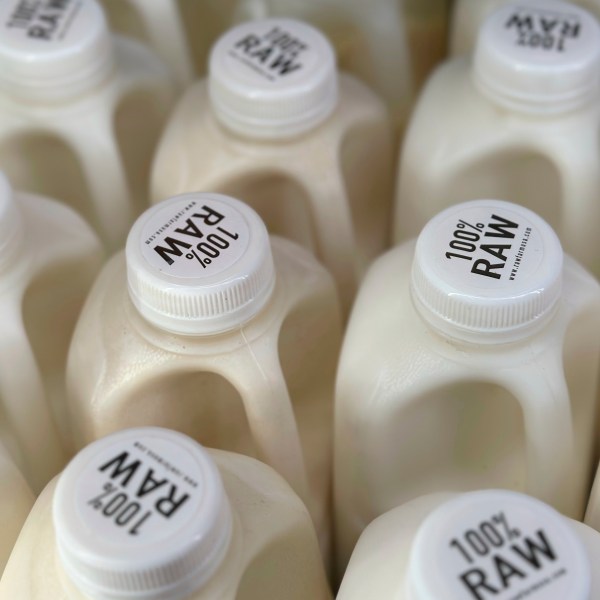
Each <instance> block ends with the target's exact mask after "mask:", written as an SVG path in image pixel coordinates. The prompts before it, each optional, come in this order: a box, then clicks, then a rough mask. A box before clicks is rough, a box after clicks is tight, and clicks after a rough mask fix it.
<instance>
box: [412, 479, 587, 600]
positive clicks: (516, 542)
mask: <svg viewBox="0 0 600 600" xmlns="http://www.w3.org/2000/svg"><path fill="white" fill-rule="evenodd" d="M590 573H591V571H590V562H589V558H588V556H587V554H586V551H585V548H584V546H583V544H582V542H581V541H580V540H579V538H578V537H577V535H576V534H575V533H574V531H573V529H572V528H571V527H570V526H569V523H568V521H567V519H566V518H565V517H563V516H562V515H561V514H560V513H558V512H557V511H556V510H554V509H553V508H551V507H550V506H548V505H546V504H544V503H543V502H540V501H539V500H536V499H534V498H531V497H529V496H525V495H523V494H519V493H516V492H509V491H505V490H484V491H478V492H471V493H466V494H461V495H459V496H457V497H456V498H453V499H452V500H450V501H448V502H446V503H444V504H443V505H442V506H440V507H439V508H437V509H436V510H434V511H433V512H432V513H431V514H430V515H429V516H428V517H427V518H426V519H425V520H424V521H423V523H422V525H421V527H420V528H419V531H418V533H417V535H416V537H415V539H414V541H413V544H412V548H411V553H410V558H409V569H408V588H409V598H410V599H411V600H440V598H444V600H463V599H464V598H471V597H473V598H483V597H488V595H489V597H493V598H497V599H498V600H514V599H515V598H525V597H527V598H529V597H531V598H535V599H536V600H564V598H569V600H588V599H589V598H590V593H591V574H590Z"/></svg>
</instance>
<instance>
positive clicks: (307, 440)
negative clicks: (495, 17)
mask: <svg viewBox="0 0 600 600" xmlns="http://www.w3.org/2000/svg"><path fill="white" fill-rule="evenodd" d="M340 322H341V316H340V311H339V306H338V301H337V296H336V293H335V286H334V283H333V281H332V279H331V277H330V276H329V274H328V273H327V272H326V270H325V269H324V268H323V267H322V266H320V265H319V264H318V263H317V261H316V260H315V259H314V258H313V257H312V255H310V253H308V252H307V251H305V250H304V249H302V248H301V247H299V246H297V245H296V244H294V243H292V242H290V241H288V240H284V239H279V238H272V239H271V240H269V236H268V234H267V230H266V228H265V226H264V224H263V223H262V221H261V220H260V218H259V217H258V215H257V214H256V213H255V212H254V211H253V210H252V209H251V208H250V207H249V206H247V205H245V204H243V203H242V202H239V201H237V200H234V199H233V198H229V197H225V196H221V195H218V194H202V193H191V194H184V195H181V196H178V197H175V198H172V199H170V200H167V201H164V202H162V203H160V204H158V205H156V206H154V207H152V208H151V209H149V210H148V211H147V212H145V213H144V214H143V215H142V216H141V217H140V218H139V219H138V220H137V222H136V224H135V225H134V227H133V229H132V230H131V233H130V234H129V237H128V241H127V247H126V252H125V255H122V254H119V255H118V256H117V257H116V258H115V259H114V260H112V261H111V262H109V263H108V265H107V266H106V267H105V269H104V271H103V272H102V273H101V275H100V277H99V278H98V280H97V282H96V284H95V286H94V288H93V289H92V291H91V293H90V295H89V297H88V300H87V304H86V306H85V307H84V309H83V311H82V315H81V318H80V320H79V323H78V326H77V329H76V331H75V334H74V337H73V342H72V345H71V351H70V355H69V364H68V374H67V376H68V383H69V392H70V408H71V417H72V423H73V428H74V430H75V432H76V433H77V435H78V441H79V446H81V445H82V444H84V443H86V442H89V441H91V440H93V439H96V438H98V437H101V436H103V435H105V434H107V433H109V432H112V431H115V430H118V429H123V428H125V427H131V426H140V425H159V426H166V427H170V428H172V429H176V430H178V431H181V432H183V433H186V434H188V435H190V436H191V437H194V438H195V439H197V440H199V441H200V442H201V443H203V444H205V445H207V446H210V447H215V448H220V449H224V450H231V451H235V452H239V453H242V454H247V455H250V456H255V457H258V458H259V459H261V460H263V462H266V463H267V464H269V465H270V466H272V467H274V468H275V469H276V470H277V471H278V472H279V473H280V474H281V475H283V476H284V477H285V478H286V479H287V481H288V482H289V483H290V484H291V485H292V487H293V488H294V489H295V491H296V492H297V493H298V494H299V495H300V496H301V497H302V498H303V500H305V501H306V503H307V506H308V507H309V510H310V511H311V514H312V515H313V518H314V520H315V524H316V528H317V531H318V533H319V535H320V537H321V542H322V544H323V548H324V551H325V552H326V548H327V547H328V539H329V512H330V511H329V504H330V496H331V494H330V478H331V429H332V413H333V387H334V379H335V368H336V364H337V358H338V351H339V345H340V342H341V331H340V328H341V326H340Z"/></svg>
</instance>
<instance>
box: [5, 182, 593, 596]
mask: <svg viewBox="0 0 600 600" xmlns="http://www.w3.org/2000/svg"><path fill="white" fill-rule="evenodd" d="M7 197H8V198H10V191H8V192H7ZM32 200H33V202H34V203H35V201H38V202H39V201H43V199H40V198H38V197H33V198H32ZM46 202H48V201H46ZM7 204H10V201H8V202H7ZM12 205H13V207H15V204H14V203H13V204H12ZM82 223H83V221H80V224H82ZM459 225H464V227H462V228H461V227H458V226H459ZM469 227H474V228H475V229H476V230H477V235H478V237H479V241H478V244H477V248H476V250H475V251H474V253H473V255H472V260H466V259H458V260H457V259H455V258H454V257H453V256H449V255H451V254H452V253H453V251H454V250H455V248H453V246H451V245H450V244H452V243H453V242H454V241H456V240H460V239H461V238H460V237H458V238H457V237H456V233H457V232H463V231H465V230H466V229H467V228H469ZM191 238H193V244H189V243H188V242H187V241H186V240H189V239H191ZM197 240H200V241H197ZM500 247H501V248H502V250H501V253H502V254H503V256H504V257H505V259H506V263H505V264H504V265H502V266H501V267H495V268H494V269H492V267H491V266H490V262H489V260H488V258H489V255H490V251H495V252H500V250H498V248H500ZM209 249H210V252H212V255H211V259H210V260H209V259H208V256H207V255H206V251H207V250H209ZM71 261H73V257H71ZM490 274H492V275H499V276H498V277H495V276H490ZM483 278H485V279H483ZM340 323H341V312H340V309H339V306H338V303H337V297H336V291H335V286H334V283H333V280H332V278H331V276H330V275H329V274H328V273H327V271H326V270H325V269H324V268H323V267H322V266H321V265H319V263H318V262H317V261H316V260H315V258H314V257H313V256H312V255H311V254H310V253H309V252H308V251H306V250H304V249H302V248H301V247H300V246H298V245H297V244H295V243H293V242H291V241H288V240H285V239H283V238H280V237H277V236H272V237H270V236H269V235H268V233H267V230H266V228H265V226H264V223H263V222H262V221H261V220H260V218H259V217H258V215H257V214H256V213H255V212H254V211H253V210H252V209H251V208H250V207H248V206H247V205H246V204H243V203H242V202H240V201H238V200H235V199H233V198H231V197H227V196H223V195H219V194H209V193H198V192H196V193H188V194H184V195H179V196H175V197H173V198H171V199H169V200H166V201H163V202H161V203H158V204H157V205H156V206H155V207H153V208H151V209H149V210H147V211H146V212H145V213H144V214H143V215H142V216H141V217H140V218H139V219H138V220H137V221H136V223H135V224H134V226H133V228H132V230H131V232H130V234H129V236H128V242H127V246H126V248H125V251H124V252H119V253H117V254H116V255H115V256H114V257H113V258H112V259H110V261H109V262H108V263H107V264H106V265H105V266H104V267H103V268H102V270H101V273H100V275H99V277H98V278H97V279H96V281H95V283H94V285H93V287H92V289H91V293H90V294H89V296H88V298H87V300H86V303H85V306H84V308H83V310H82V313H81V316H80V319H79V321H78V323H77V326H76V328H75V332H74V335H73V339H72V343H71V348H70V354H69V360H68V366H67V387H68V392H69V393H68V394H67V400H68V402H67V404H68V406H66V407H62V409H61V411H60V412H62V413H63V414H66V415H68V420H69V421H70V423H71V425H72V429H71V430H70V431H69V432H68V435H69V442H70V443H71V444H72V445H73V446H74V447H75V448H76V449H81V448H83V449H82V450H80V452H79V453H78V454H77V456H76V457H75V458H74V459H73V460H72V461H71V462H70V463H69V464H68V466H67V467H66V468H65V469H64V471H63V473H62V474H61V475H60V477H59V478H57V479H54V480H52V482H51V483H50V484H49V485H48V486H47V487H46V488H45V489H44V491H43V492H42V494H41V495H40V496H39V498H38V500H37V501H36V503H35V506H34V507H33V509H32V510H31V512H30V514H29V516H28V518H27V521H26V523H25V524H24V527H23V529H22V531H21V533H20V535H19V537H18V539H17V541H16V543H15V542H14V540H7V539H6V538H3V543H6V542H8V545H9V549H8V550H9V551H10V546H12V544H13V543H15V545H14V548H13V549H12V554H11V557H10V559H9V560H8V563H7V566H6V569H5V572H4V575H3V577H2V580H1V581H0V595H1V597H3V598H4V597H6V598H31V599H35V598H47V597H48V594H50V597H52V598H59V599H60V598H65V599H67V598H71V597H73V598H82V599H84V598H89V599H92V600H104V599H105V598H117V599H123V600H125V599H126V598H130V597H138V598H148V599H150V598H174V599H175V598H182V599H183V598H188V597H189V598H192V597H193V598H214V597H232V598H233V597H235V598H240V597H241V598H258V597H274V598H283V597H297V598H329V597H330V591H329V587H328V581H327V576H326V573H327V572H328V570H329V569H328V566H329V565H328V560H327V559H328V558H329V557H330V556H331V548H330V546H331V540H330V532H331V518H332V517H331V513H330V507H329V505H330V494H329V488H330V473H331V455H330V444H331V432H332V427H333V426H334V425H333V424H332V409H333V402H332V400H333V396H334V391H333V383H334V377H335V368H336V360H337V351H338V346H339V343H340V338H341V328H340ZM599 331H600V285H599V284H598V282H597V281H596V280H595V279H594V278H593V276H592V275H590V274H589V273H588V272H587V271H586V270H585V269H584V268H583V267H581V266H580V265H579V264H578V263H576V262H575V261H574V260H573V259H571V258H570V257H568V256H563V253H562V250H561V246H560V242H559V241H558V238H557V237H556V235H555V233H554V232H553V231H552V229H551V228H550V227H549V226H548V225H547V224H546V223H545V221H543V220H542V219H541V218H540V217H538V216H537V215H536V214H535V213H533V212H531V211H529V210H528V209H526V208H524V207H520V206H518V205H515V204H511V203H507V202H502V201H494V200H487V201H485V200H484V201H472V202H467V203H462V204H459V205H456V206H454V207H451V208H449V209H446V210H445V211H443V212H442V213H440V214H439V215H438V216H437V217H435V218H434V219H432V220H431V221H430V222H429V223H428V224H427V225H426V227H425V228H424V229H423V231H422V232H421V234H420V235H419V236H418V238H417V240H416V242H415V241H412V240H411V241H409V242H407V243H405V244H402V245H399V246H397V247H396V248H394V249H392V250H390V251H389V252H387V253H385V254H384V255H382V256H381V257H380V258H378V259H377V260H376V261H375V262H374V264H373V265H372V267H371V268H370V269H369V272H368V273H367V276H366V278H365V281H364V283H363V286H362V287H361V290H360V292H359V295H358V298H357V302H356V304H355V307H354V309H353V312H352V316H351V318H350V323H349V326H348V330H347V332H346V336H345V338H344V343H343V348H342V354H341V358H340V361H339V367H338V374H337V390H336V393H335V402H336V404H335V411H336V414H335V433H334V453H333V455H334V473H335V484H334V496H335V498H334V508H335V510H334V514H335V516H336V527H335V531H336V533H337V540H336V541H337V549H336V550H337V552H336V554H337V561H338V565H337V566H338V572H339V573H340V574H341V573H342V572H343V571H344V568H345V564H346V562H347V561H348V558H349V556H350V554H351V552H352V551H353V549H354V548H355V549H354V554H353V557H352V560H351V561H350V564H349V567H348V570H347V571H346V576H345V578H344V580H343V581H342V585H341V588H340V596H339V597H341V598H344V597H348V598H353V597H356V598H358V597H364V593H365V589H366V586H367V585H369V586H371V585H373V582H372V579H373V577H372V575H373V573H372V570H373V568H374V564H373V561H375V566H376V567H377V569H378V571H377V573H378V574H377V576H376V578H375V579H376V581H377V586H376V589H377V591H376V592H375V593H376V594H377V597H393V595H394V594H395V593H396V591H397V590H401V589H406V598H410V599H421V598H423V599H426V600H429V599H433V598H439V597H448V598H464V597H467V596H466V595H465V594H466V593H467V592H469V593H471V595H472V596H474V597H481V598H485V597H486V595H484V594H486V593H487V592H490V593H496V592H495V591H494V590H502V591H504V590H508V591H510V593H511V594H512V593H514V592H515V590H517V591H518V590H525V589H533V588H532V586H534V587H535V588H536V589H537V586H542V587H544V588H547V590H548V593H549V594H553V595H548V596H544V597H548V598H559V597H565V596H564V593H565V591H566V590H569V593H572V594H573V596H572V597H573V598H581V599H582V600H583V599H587V598H596V597H600V596H599V595H598V594H597V592H594V595H591V594H592V592H591V591H590V590H594V589H596V590H597V586H598V583H599V582H598V581H597V582H596V584H595V586H596V587H595V588H594V587H593V585H594V584H593V579H594V571H593V569H592V567H591V566H590V564H592V565H593V559H594V558H595V557H597V556H599V555H600V535H599V534H597V533H595V532H594V531H593V530H592V529H591V528H589V527H586V526H584V525H581V524H577V523H575V522H573V521H570V520H569V519H567V517H572V518H575V519H581V518H582V517H583V513H584V510H585V507H586V503H587V501H588V495H589V483H590V481H589V480H590V475H591V470H592V467H593V465H594V453H593V445H594V440H595V438H596V437H597V426H596V403H597V389H596V384H597V372H598V364H599V361H600V336H598V332H599ZM399 339H400V340H401V343H398V340H399ZM374 348H376V349H378V351H377V352H373V349H374ZM13 368H14V364H13ZM19 400H20V401H21V404H25V408H24V409H25V410H28V409H29V407H28V406H27V399H25V398H23V397H21V398H20V399H19ZM63 400H64V398H63ZM42 406H43V404H42ZM375 408H376V409H375ZM32 410H37V407H32V409H31V410H29V411H28V415H29V419H30V420H32V416H33V414H35V417H36V418H35V420H36V421H37V422H38V425H39V426H40V429H44V427H43V426H44V425H46V426H47V425H48V423H44V422H42V420H43V419H44V417H45V416H46V415H45V414H36V413H33V414H32ZM49 421H51V418H49ZM165 428H168V429H165ZM176 432H177V433H176ZM8 433H9V434H10V433H11V432H10V430H9V431H8ZM12 433H13V434H14V433H18V432H12ZM25 433H27V432H25ZM184 434H187V436H186V435H184ZM188 436H189V437H188ZM14 437H16V436H14ZM31 437H32V436H31V435H29V438H31ZM192 438H193V439H196V440H200V441H201V442H202V443H203V444H205V445H206V446H209V447H214V448H218V449H219V450H214V451H213V450H211V451H206V450H203V449H202V447H200V446H199V445H198V443H197V442H195V441H193V439H192ZM94 440H96V441H94ZM20 441H23V440H22V439H16V440H15V439H13V442H15V443H16V444H18V443H19V442H20ZM35 443H37V444H38V452H39V453H40V454H43V455H47V456H49V457H50V458H54V459H55V464H56V463H60V462H61V461H64V457H62V456H52V455H51V450H52V448H51V447H49V446H45V445H43V443H42V442H41V441H40V440H39V439H38V438H35ZM242 455H244V456H242ZM256 458H258V459H260V460H261V462H258V461H257V460H255V459H256ZM40 466H41V464H40V463H38V462H35V464H34V465H32V467H33V468H34V469H36V468H37V469H40ZM3 470H4V471H5V472H6V476H5V477H6V479H5V478H4V477H3V481H5V482H6V487H5V489H4V490H3V491H4V494H5V497H4V498H3V504H2V506H3V507H4V508H3V511H2V514H0V518H1V519H2V520H3V521H4V520H6V521H7V522H8V523H9V524H11V525H13V524H14V523H15V521H17V519H21V520H22V519H24V518H25V516H26V513H27V510H26V509H27V508H29V507H31V505H32V503H33V494H32V493H31V492H30V491H29V489H28V487H27V485H26V484H25V483H24V481H23V477H22V476H21V475H20V474H19V473H18V469H17V468H16V465H15V464H14V463H13V461H11V460H10V459H8V458H7V459H6V460H5V463H4V464H3ZM276 472H278V474H277V473H276ZM38 473H39V471H38ZM47 475H48V474H47V473H46V476H47ZM480 488H505V489H504V490H502V489H496V490H495V491H493V492H492V491H488V492H487V493H486V492H472V493H470V494H469V493H465V492H467V491H468V490H475V489H480ZM507 489H512V490H516V491H519V492H526V493H527V494H529V496H525V495H523V494H522V493H520V494H517V493H516V492H508V491H507ZM530 496H533V497H536V498H538V499H537V500H533V498H531V497H530ZM541 500H543V501H544V502H545V503H546V504H544V503H542V502H541ZM547 505H552V506H554V508H555V509H558V510H559V511H560V512H561V513H563V515H565V516H562V515H561V514H560V513H559V512H556V511H555V510H551V509H550V508H549V507H548V506H547ZM599 506H600V496H599V495H598V493H597V491H596V492H595V493H594V494H592V497H591V499H590V502H589V516H590V523H594V518H595V517H597V512H598V507H599ZM24 507H25V510H23V508H24ZM257 507H260V510H259V509H258V508H257ZM19 509H20V512H19ZM378 517H381V518H380V519H379V518H378ZM21 522H22V521H21ZM13 529H14V528H13ZM5 530H6V531H8V532H9V534H10V533H11V531H10V530H9V529H8V528H6V529H3V531H5ZM17 530H18V527H17ZM14 533H15V534H16V533H17V532H16V531H15V532H14ZM361 534H362V536H361ZM359 537H360V540H358V538H359ZM357 541H358V543H357ZM387 548H389V549H390V550H392V551H391V552H389V553H387V552H385V550H384V549H387ZM382 552H383V556H385V557H386V559H388V558H389V557H390V556H393V557H396V556H397V558H398V561H399V564H398V565H395V566H394V567H393V568H391V567H390V566H389V564H388V561H387V560H381V556H382ZM444 552H446V553H449V555H447V554H444ZM488 555H489V557H488V559H484V557H485V556H488ZM432 556H434V557H435V560H433V561H432V560H431V557H432ZM492 557H493V560H491V559H492ZM322 558H325V563H323V562H322ZM432 565H433V566H432ZM398 567H400V570H399V569H398ZM366 569H368V571H367V570H366ZM432 569H433V571H432ZM379 570H381V575H379ZM367 573H369V574H370V575H371V577H369V576H368V575H367ZM434 573H435V576H434ZM596 580H597V575H596ZM367 581H369V583H367ZM544 582H546V583H544ZM542 584H543V585H542ZM448 588H450V589H451V590H453V591H452V592H448V594H450V593H451V594H452V595H447V596H446V595H444V596H442V595H441V594H442V592H441V590H447V589H448ZM289 590H293V593H292V592H290V591H289ZM361 590H362V592H361ZM561 593H562V594H563V595H562V596H561ZM132 594H133V596H132ZM345 594H346V596H345ZM477 594H479V596H478V595H477ZM507 597H508V596H507ZM510 597H514V596H510ZM568 597H571V596H568Z"/></svg>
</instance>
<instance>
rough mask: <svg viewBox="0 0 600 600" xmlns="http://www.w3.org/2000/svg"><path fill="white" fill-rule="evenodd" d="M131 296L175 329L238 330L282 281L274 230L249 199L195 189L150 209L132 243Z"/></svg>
mask: <svg viewBox="0 0 600 600" xmlns="http://www.w3.org/2000/svg"><path fill="white" fill-rule="evenodd" d="M125 253H126V259H127V278H128V284H129V295H130V297H131V300H132V301H133V303H134V305H135V306H136V308H137V309H138V311H139V312H140V313H141V314H142V316H144V317H145V318H146V319H147V320H148V321H150V322H151V323H153V324H154V325H156V326H157V327H159V328H161V329H165V330H167V331H170V332H173V333H180V334H187V335H202V334H210V333H219V332H223V331H227V330H230V329H234V328H236V327H239V326H241V325H243V324H244V323H245V322H247V321H248V320H250V319H251V318H252V317H253V316H254V315H256V313H258V311H259V310H260V309H261V308H262V307H263V306H264V305H265V304H266V302H267V301H268V299H269V298H270V296H271V292H272V291H273V288H274V285H275V267H274V263H273V256H272V253H271V245H270V240H269V235H268V233H267V229H266V227H265V225H264V223H263V222H262V220H261V219H260V217H259V216H258V215H257V214H256V212H255V211H254V210H253V209H252V208H250V207H249V206H248V205H247V204H244V203H243V202H240V201H239V200H235V199H234V198H230V197H229V196H224V195H221V194H209V193H201V192H194V193H190V194H182V195H180V196H175V197H173V198H170V199H169V200H165V201H163V202H160V203H159V204H157V205H155V206H153V207H151V208H149V209H148V210H147V211H146V212H145V213H143V214H142V215H141V217H139V218H138V220H137V221H136V222H135V224H134V225H133V228H132V229H131V231H130V233H129V236H128V238H127V245H126V250H125Z"/></svg>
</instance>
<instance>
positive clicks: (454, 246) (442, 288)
mask: <svg viewBox="0 0 600 600" xmlns="http://www.w3.org/2000/svg"><path fill="white" fill-rule="evenodd" d="M562 266H563V252H562V248H561V245H560V242H559V240H558V237H557V236H556V234H555V233H554V231H553V230H552V228H551V227H550V226H549V225H548V224H547V223H546V222H545V221H544V220H543V219H542V218H541V217H539V216H538V215H536V214H535V213H534V212H532V211H530V210H529V209H527V208H524V207H523V206H518V205H516V204H511V203H509V202H503V201H502V200H473V201H471V202H464V203H462V204H457V205H454V206H451V207H450V208H447V209H446V210H444V211H442V212H441V213H439V214H438V215H437V216H435V217H434V218H433V219H432V220H431V221H429V223H427V225H426V226H425V227H424V228H423V231H422V232H421V234H420V235H419V237H418V239H417V244H416V248H415V255H414V259H413V266H412V277H411V293H412V296H413V300H414V302H415V306H416V308H417V310H418V311H419V313H420V314H421V316H422V317H423V318H424V319H425V320H426V321H428V322H429V323H430V325H431V326H432V327H434V328H435V329H437V330H438V331H440V332H441V333H443V334H445V335H448V336H450V337H453V338H457V339H461V340H464V341H473V342H477V343H498V342H507V341H514V340H517V339H520V338H523V337H526V336H528V335H531V334H532V333H533V332H535V331H537V329H538V327H540V326H541V325H543V324H545V323H546V319H547V317H549V316H550V315H551V314H553V309H554V307H555V305H556V304H557V302H558V299H559V298H560V294H561V287H562Z"/></svg>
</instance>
